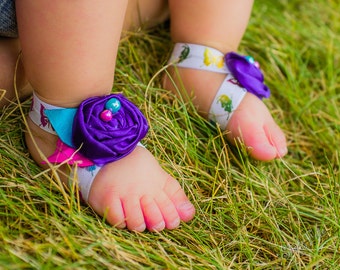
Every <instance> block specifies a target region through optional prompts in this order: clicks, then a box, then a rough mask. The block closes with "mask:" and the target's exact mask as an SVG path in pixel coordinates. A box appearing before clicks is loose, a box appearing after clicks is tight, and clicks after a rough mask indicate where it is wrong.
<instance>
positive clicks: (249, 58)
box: [245, 55, 255, 64]
mask: <svg viewBox="0 0 340 270" xmlns="http://www.w3.org/2000/svg"><path fill="white" fill-rule="evenodd" d="M245 58H246V60H247V61H248V62H249V63H250V64H254V63H255V60H254V58H253V57H252V56H250V55H248V56H245Z"/></svg>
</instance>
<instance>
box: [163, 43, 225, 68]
mask: <svg viewBox="0 0 340 270" xmlns="http://www.w3.org/2000/svg"><path fill="white" fill-rule="evenodd" d="M169 64H174V65H176V66H178V67H184V68H193V69H200V70H207V71H213V72H218V73H223V74H227V73H230V72H229V69H228V67H227V66H226V64H225V61H224V54H223V53H221V52H220V51H218V50H216V49H214V48H209V47H206V46H202V45H197V44H187V43H176V44H175V46H174V49H173V51H172V54H171V57H170V59H169Z"/></svg>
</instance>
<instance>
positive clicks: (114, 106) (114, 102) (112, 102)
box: [105, 98, 122, 113]
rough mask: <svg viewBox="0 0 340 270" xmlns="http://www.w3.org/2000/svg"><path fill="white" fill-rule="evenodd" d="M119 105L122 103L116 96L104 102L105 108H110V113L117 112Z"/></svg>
mask: <svg viewBox="0 0 340 270" xmlns="http://www.w3.org/2000/svg"><path fill="white" fill-rule="evenodd" d="M121 107H122V105H121V104H120V101H119V100H118V99H117V98H110V99H109V100H108V101H107V102H106V104H105V109H107V110H110V111H111V112H112V113H116V112H118V111H119V110H120V108H121Z"/></svg>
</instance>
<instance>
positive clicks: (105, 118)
mask: <svg viewBox="0 0 340 270" xmlns="http://www.w3.org/2000/svg"><path fill="white" fill-rule="evenodd" d="M112 117H113V114H112V112H111V111H110V110H104V111H102V112H101V113H100V119H102V120H103V121H104V122H109V121H110V120H111V119H112Z"/></svg>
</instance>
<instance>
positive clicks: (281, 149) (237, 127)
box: [227, 93, 288, 161]
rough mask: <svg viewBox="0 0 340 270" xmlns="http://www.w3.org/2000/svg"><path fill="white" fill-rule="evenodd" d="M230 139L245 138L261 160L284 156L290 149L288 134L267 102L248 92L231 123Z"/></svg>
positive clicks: (233, 140) (251, 154)
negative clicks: (276, 120) (273, 114)
mask: <svg viewBox="0 0 340 270" xmlns="http://www.w3.org/2000/svg"><path fill="white" fill-rule="evenodd" d="M227 130H228V134H227V137H228V140H229V141H230V142H232V143H234V144H235V143H236V142H237V141H241V142H242V143H243V144H244V145H245V146H246V147H247V150H248V151H249V153H250V156H252V157H253V158H255V159H257V160H261V161H270V160H273V159H275V158H282V157H283V156H285V155H286V154H287V152H288V150H287V142H286V137H285V135H284V133H283V132H282V130H281V129H280V127H279V126H278V125H277V124H276V123H275V121H274V119H273V117H272V116H271V114H270V112H269V111H268V108H267V107H266V106H265V104H264V103H263V101H261V100H260V99H259V98H257V97H256V96H255V95H253V94H250V93H247V94H246V96H245V97H244V99H243V100H242V102H241V104H240V105H239V106H238V108H237V109H236V110H235V111H234V113H233V115H232V117H231V119H230V120H229V123H228V125H227Z"/></svg>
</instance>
